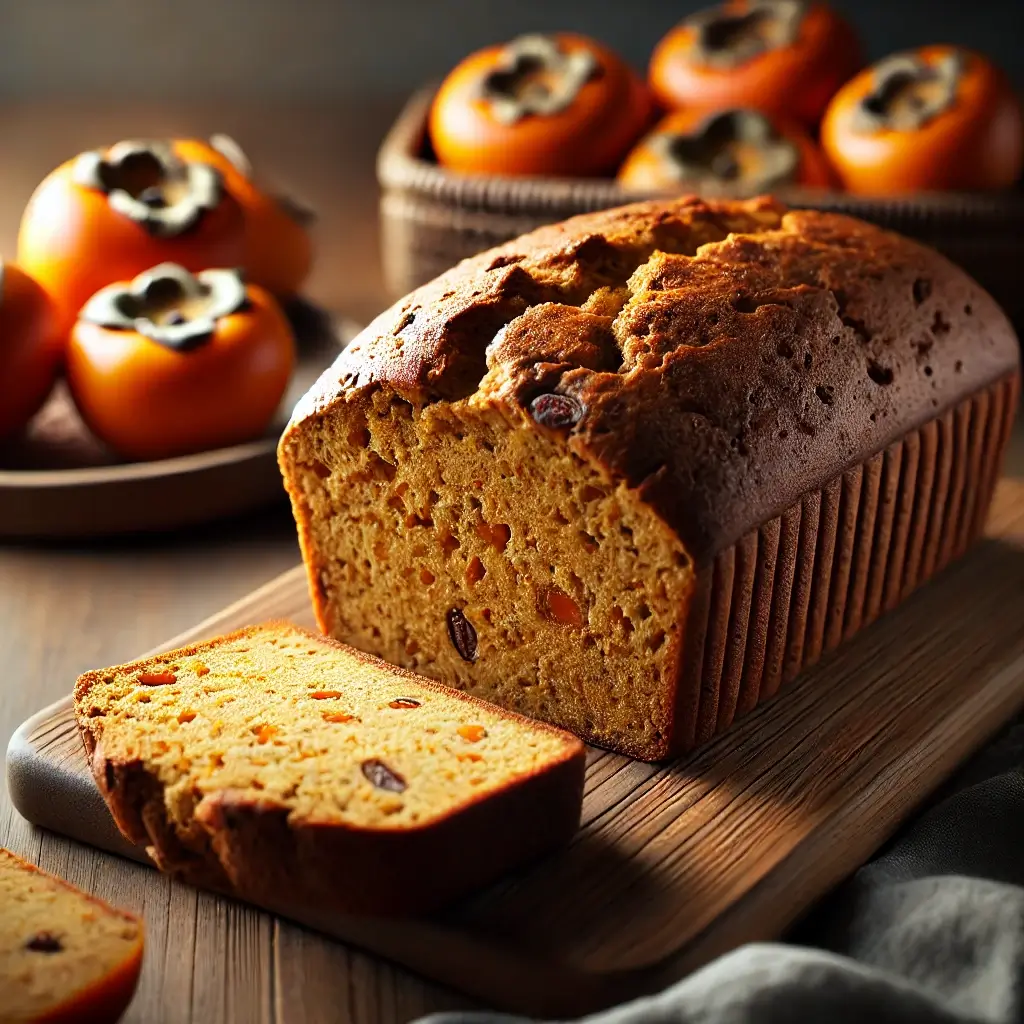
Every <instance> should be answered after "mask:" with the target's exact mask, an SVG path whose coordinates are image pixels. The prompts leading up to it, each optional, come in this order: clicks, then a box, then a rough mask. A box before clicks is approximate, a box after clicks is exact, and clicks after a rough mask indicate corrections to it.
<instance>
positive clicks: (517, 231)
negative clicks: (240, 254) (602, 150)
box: [377, 88, 1024, 329]
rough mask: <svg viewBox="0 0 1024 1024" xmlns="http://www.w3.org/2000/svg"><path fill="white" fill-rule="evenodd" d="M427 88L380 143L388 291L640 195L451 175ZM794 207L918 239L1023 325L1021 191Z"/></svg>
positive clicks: (836, 196)
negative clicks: (441, 154)
mask: <svg viewBox="0 0 1024 1024" xmlns="http://www.w3.org/2000/svg"><path fill="white" fill-rule="evenodd" d="M432 97H433V89H432V88H430V89H425V90H423V91H422V92H419V93H417V94H416V95H415V96H413V98H412V99H411V100H410V101H409V103H408V104H407V105H406V107H405V109H404V110H403V111H402V113H401V115H400V116H399V118H398V120H397V121H396V122H395V124H394V126H393V127H392V129H391V131H390V132H389V133H388V135H387V138H385V140H384V143H383V145H382V146H381V149H380V153H379V154H378V159H377V177H378V180H379V181H380V186H381V220H382V236H383V259H384V274H385V280H386V283H387V287H388V289H389V291H391V292H392V294H393V295H394V297H395V298H398V297H399V296H401V295H404V294H405V293H406V292H409V291H411V290H412V289H413V288H415V287H416V286H417V285H420V284H422V283H423V282H424V281H429V280H430V279H431V278H433V277H436V276H437V275H438V274H439V273H441V272H442V271H443V270H446V269H447V268H448V267H450V266H452V265H453V264H454V263H457V262H458V261H459V260H461V259H463V258H464V257H466V256H472V255H473V254H474V253H477V252H480V251H482V250H483V249H488V248H490V247H491V246H494V245H497V244H499V243H500V242H504V241H507V240H508V239H510V238H515V237H516V236H517V235H521V234H523V232H525V231H530V230H532V229H533V228H535V227H538V226H540V225H541V224H548V223H551V222H552V221H558V220H563V219H565V218H566V217H571V216H573V215H574V214H577V213H584V212H586V211H588V210H599V209H603V208H605V207H609V206H620V205H622V204H623V203H627V202H631V201H634V200H636V199H642V198H646V197H647V196H646V195H644V194H640V193H636V192H629V191H627V190H625V189H623V188H620V187H619V186H618V185H617V184H616V183H615V182H614V181H613V180H610V179H594V178H577V179H556V178H508V177H499V176H497V175H478V176H470V175H462V174H454V173H452V172H450V171H447V170H445V169H444V168H442V167H439V166H438V164H437V163H436V161H435V160H434V159H433V155H432V153H431V151H430V143H429V140H428V139H427V111H428V110H429V108H430V102H431V99H432ZM779 197H780V198H781V199H783V200H784V201H785V202H788V203H789V204H791V205H792V206H802V207H814V208H816V209H822V210H835V211H838V212H842V213H849V214H852V215H853V216H855V217H862V218H863V219H864V220H869V221H873V222H874V223H876V224H880V225H882V226H883V227H887V228H892V229H893V230H894V231H899V232H900V233H902V234H904V235H909V236H910V237H912V238H917V239H920V240H921V241H922V242H926V243H927V244H929V245H932V246H934V247H935V248H936V249H939V250H941V251H942V252H944V253H945V254H946V255H947V256H948V257H949V258H950V259H952V260H954V261H955V262H956V263H959V264H960V265H961V266H962V267H963V268H964V269H965V270H967V272H968V273H970V274H971V275H972V276H973V277H974V278H975V279H976V280H977V281H978V282H980V283H981V284H982V285H983V286H984V287H985V288H987V289H988V291H989V292H991V293H992V295H993V296H994V297H995V298H996V300H997V301H998V302H1000V303H1001V304H1002V305H1003V307H1004V308H1005V309H1006V311H1007V313H1008V314H1009V315H1010V317H1011V319H1012V320H1013V321H1014V323H1015V324H1016V326H1017V327H1018V329H1021V328H1022V327H1024V281H1022V267H1024V194H1021V193H1020V192H1019V191H1018V192H1013V193H1009V194H1005V193H1003V194H998V195H995V194H993V195H981V194H978V195H972V194H954V193H931V194H922V195H920V196H915V197H913V198H900V199H891V200H886V199H867V198H861V197H857V196H850V195H847V194H845V193H842V192H824V193H822V192H815V193H809V192H793V191H787V192H780V193H779Z"/></svg>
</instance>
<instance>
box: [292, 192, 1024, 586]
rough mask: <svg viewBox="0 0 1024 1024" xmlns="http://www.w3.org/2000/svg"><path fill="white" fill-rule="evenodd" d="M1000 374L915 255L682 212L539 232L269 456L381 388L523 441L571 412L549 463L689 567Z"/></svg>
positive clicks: (1010, 357) (966, 302)
mask: <svg viewBox="0 0 1024 1024" xmlns="http://www.w3.org/2000/svg"><path fill="white" fill-rule="evenodd" d="M713 239H717V240H713ZM673 250H675V251H673ZM627 282H628V283H627ZM608 287H611V288H613V289H614V288H620V289H621V288H625V289H626V290H627V291H628V298H627V300H626V302H625V305H624V307H623V308H622V309H621V310H619V311H617V312H616V311H615V310H614V309H613V310H612V311H611V312H613V313H614V315H607V314H606V313H602V312H600V311H599V310H600V309H601V308H602V307H601V303H600V302H595V301H594V296H595V293H597V292H598V290H599V289H602V288H608ZM588 300H589V303H588ZM581 306H587V307H588V308H581ZM593 310H598V311H596V312H595V311H593ZM1019 363H1020V351H1019V347H1018V343H1017V339H1016V336H1015V334H1014V331H1013V329H1012V327H1011V326H1010V323H1009V321H1008V320H1007V318H1006V316H1005V314H1004V313H1003V312H1002V310H1001V309H1000V308H999V307H998V306H997V304H996V303H995V301H994V300H993V299H992V298H991V297H990V296H989V295H988V294H987V293H986V292H985V291H984V290H983V289H982V288H981V287H980V286H979V285H977V284H976V283H975V282H974V281H973V280H972V279H971V278H969V277H968V276H967V274H965V273H964V272H963V271H962V270H960V269H959V268H958V267H956V266H954V265H953V264H952V263H951V262H949V261H948V260H947V259H945V258H944V257H943V256H941V255H940V254H939V253H937V252H935V251H934V250H931V249H929V248H927V247H925V246H922V245H919V244H917V243H915V242H912V241H910V240H909V239H906V238H903V237H901V236H899V235H895V234H893V233H891V232H887V231H884V230H882V229H880V228H877V227H874V226H873V225H870V224H867V223H864V222H862V221H858V220H855V219H853V218H850V217H846V216H842V215H839V214H829V213H821V212H815V211H790V210H787V209H786V208H785V207H784V206H782V205H781V204H779V203H777V202H775V201H774V200H771V199H768V198H759V199H755V200H750V201H747V202H730V201H703V200H699V199H696V198H693V197H686V198H682V199H676V200H671V201H655V202H644V203H637V204H633V205H630V206H625V207H621V208H618V209H615V210H606V211H601V212H598V213H592V214H585V215H583V216H579V217H574V218H572V219H570V220H568V221H565V222H563V223H561V224H555V225H550V226H546V227H543V228H540V229H539V230H537V231H534V232H532V233H530V234H528V235H525V236H523V237H522V238H519V239H516V240H514V241H512V242H509V243H506V244H505V245H502V246H499V247H498V248H496V249H492V250H490V251H488V252H485V253H482V254H480V255H478V256H475V257H472V258H470V259H468V260H465V261H463V262H462V263H460V264H458V265H457V266H456V267H454V268H453V269H452V270H450V271H448V272H447V273H445V274H443V275H442V276H441V277H439V278H437V279H436V280H434V281H432V282H430V283H428V284H426V285H424V286H423V287H421V288H419V289H417V290H416V291H414V292H413V293H411V294H410V295H409V296H407V297H406V298H405V299H403V300H402V301H400V302H398V303H396V304H395V305H394V306H392V307H391V308H390V309H389V310H387V311H385V312H384V313H382V314H381V315H380V316H378V317H377V318H376V319H375V320H374V321H373V322H372V323H371V324H370V325H369V326H368V327H367V328H366V329H365V330H364V331H363V332H362V333H361V334H360V335H359V336H358V337H357V338H356V339H355V340H354V341H353V342H352V343H351V344H350V345H349V347H348V348H347V349H346V350H345V352H343V353H342V354H341V356H340V357H339V358H338V360H337V361H336V362H335V364H334V365H333V366H332V367H331V368H330V369H328V370H327V371H326V372H325V373H324V374H323V375H322V377H321V378H320V380H319V381H318V382H317V384H316V385H315V386H314V387H313V389H311V391H310V392H309V393H308V394H307V395H306V396H305V398H304V399H303V400H302V401H301V402H300V403H299V405H298V406H297V407H296V410H295V412H294V414H293V417H292V421H291V423H290V425H289V427H288V430H287V431H286V432H285V435H284V436H283V438H282V441H281V446H280V449H279V451H280V458H281V464H282V469H283V471H284V474H285V478H286V482H287V481H288V479H289V478H290V477H291V476H292V474H293V473H294V472H295V469H294V467H293V466H292V464H291V461H290V460H291V455H290V450H291V447H292V445H293V442H294V438H295V436H296V434H297V432H299V431H302V430H308V429H311V428H312V427H313V426H314V425H315V423H316V421H318V420H319V419H320V418H321V417H323V416H325V415H329V413H330V410H331V409H332V408H335V407H337V406H339V405H342V404H345V403H348V402H359V401H361V400H364V399H365V396H366V394H367V393H368V392H370V391H372V390H374V389H379V388H381V387H383V388H386V389H390V390H392V391H394V392H395V393H396V394H398V395H400V396H401V397H402V398H404V399H406V400H407V401H409V402H411V403H413V405H414V406H416V407H422V406H424V405H426V404H430V403H434V402H439V401H449V402H458V401H462V400H471V401H473V402H475V403H481V402H483V403H489V404H493V405H494V406H496V407H497V408H499V409H502V408H503V409H506V410H508V411H509V412H510V415H511V416H512V417H514V418H515V420H516V421H523V422H526V423H529V422H531V421H530V419H529V415H528V406H529V403H530V401H531V400H532V399H533V398H534V397H536V396H537V395H538V394H541V393H545V392H555V393H558V394H564V395H569V396H572V397H573V398H575V399H576V400H577V401H578V402H579V403H580V405H581V406H582V408H583V410H584V415H583V416H582V418H581V419H580V420H579V422H578V423H576V424H575V425H574V426H573V427H572V429H571V430H570V431H569V433H568V436H567V438H566V444H567V445H568V447H569V448H570V449H571V450H572V451H573V452H575V453H576V454H577V455H579V456H580V457H581V458H582V459H584V460H585V461H586V462H588V463H591V464H594V465H597V466H599V467H601V468H602V469H603V470H604V471H605V472H607V473H608V474H609V475H610V476H611V477H612V478H613V479H615V480H621V481H624V482H625V483H626V484H627V485H628V486H629V487H630V488H632V489H634V490H635V492H636V495H637V498H638V499H639V500H640V501H643V502H645V503H646V504H648V505H649V506H651V507H652V508H653V509H654V510H655V511H656V512H657V513H658V514H659V515H660V516H661V517H662V518H663V519H664V520H665V522H667V523H668V524H669V525H670V526H671V527H672V528H673V529H674V530H675V531H676V533H677V534H678V536H679V538H680V540H681V541H682V543H683V545H684V547H685V548H686V550H687V551H688V552H689V553H690V555H691V557H692V559H693V561H694V563H695V564H696V565H697V566H706V565H708V564H709V563H710V561H711V560H712V559H713V557H714V555H715V553H716V552H717V551H719V550H721V549H722V548H724V547H726V546H728V545H730V544H732V543H735V542H736V541H737V540H738V539H739V538H740V537H742V536H743V535H744V534H745V533H747V532H748V531H749V530H750V529H752V528H755V527H756V526H758V525H759V524H760V523H762V522H764V521H766V520H768V519H770V518H772V517H773V516H776V515H778V514H779V513H780V512H782V511H783V510H784V509H786V508H788V507H790V506H791V505H792V504H793V503H794V502H796V501H798V500H799V498H800V497H801V495H803V494H805V493H807V492H808V491H811V490H813V489H816V488H819V487H821V486H822V485H823V484H824V483H825V482H826V481H828V480H829V479H832V478H833V477H835V476H836V475H837V474H839V473H841V472H842V471H843V470H845V469H847V468H848V467H850V466H853V465H856V464H858V463H859V462H862V461H863V460H864V459H866V458H868V457H869V456H871V455H873V454H874V453H876V452H878V451H881V450H882V449H884V448H885V447H886V446H887V445H889V444H891V443H892V442H893V441H895V440H897V439H899V438H900V437H902V436H903V435H905V434H906V433H908V432H909V431H911V430H913V429H915V428H917V427H920V426H921V425H922V424H923V423H925V422H926V421H928V420H930V419H932V418H934V417H936V416H938V415H941V414H942V413H943V412H944V411H945V410H947V409H949V408H950V407H952V406H953V405H955V404H956V403H957V402H958V401H960V400H961V399H963V398H964V397H965V396H967V395H970V394H973V393H975V392H977V391H979V390H981V389H983V388H985V387H987V386H989V385H991V384H992V383H993V382H995V381H997V380H999V379H1001V378H1005V377H1007V376H1011V375H1015V374H1017V373H1018V372H1019ZM536 429H542V428H540V427H537V428H536ZM299 530H300V535H302V536H303V537H304V538H305V540H306V541H307V544H308V539H309V538H308V526H307V524H304V523H303V522H302V521H301V520H300V522H299Z"/></svg>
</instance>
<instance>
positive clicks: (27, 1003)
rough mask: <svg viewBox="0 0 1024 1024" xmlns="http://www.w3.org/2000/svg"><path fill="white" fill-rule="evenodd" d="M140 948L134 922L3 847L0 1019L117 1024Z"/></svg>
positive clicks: (139, 927) (49, 1023)
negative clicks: (115, 1023)
mask: <svg viewBox="0 0 1024 1024" xmlns="http://www.w3.org/2000/svg"><path fill="white" fill-rule="evenodd" d="M142 947H143V931H142V922H141V921H140V920H139V919H138V918H137V917H135V916H133V915H132V914H127V913H124V912H123V911H120V910H114V909H113V908H112V907H108V906H107V905H106V904H105V903H103V902H102V901H101V900H98V899H95V898H94V897H92V896H87V895H86V894H85V893H84V892H80V891H79V890H78V889H76V888H74V887H73V886H71V885H69V884H68V883H67V882H65V881H63V880H61V879H59V878H54V877H53V876H52V875H48V874H45V873H44V872H42V871H40V870H39V869H38V868H37V867H35V866H34V865H32V864H29V863H27V862H26V861H24V860H22V859H21V858H20V857H16V856H15V855H14V854H13V853H11V852H10V851H8V850H3V849H0V1021H2V1022H5V1024H13V1022H15V1021H17V1022H19V1024H20V1022H25V1021H32V1022H39V1024H42V1022H45V1024H72V1022H78V1024H81V1022H83V1021H88V1022H89V1024H113V1022H114V1021H116V1020H117V1019H118V1018H119V1017H120V1016H121V1014H122V1013H124V1011H125V1008H126V1007H127V1006H128V1004H129V1003H130V1002H131V1000H132V996H133V995H134V993H135V986H136V983H137V982H138V980H139V971H140V970H141V969H142Z"/></svg>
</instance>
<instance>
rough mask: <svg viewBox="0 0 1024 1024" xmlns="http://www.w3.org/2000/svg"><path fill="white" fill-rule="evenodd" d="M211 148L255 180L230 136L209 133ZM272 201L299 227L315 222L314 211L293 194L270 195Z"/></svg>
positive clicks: (240, 150) (251, 167) (236, 144)
mask: <svg viewBox="0 0 1024 1024" xmlns="http://www.w3.org/2000/svg"><path fill="white" fill-rule="evenodd" d="M208 141H209V143H210V147H211V149H215V150H216V151H217V152H218V153H220V155H221V156H222V157H224V159H225V160H227V161H228V163H230V164H231V166H232V167H234V169H235V170H236V171H238V173H239V174H241V175H242V177H243V178H245V179H246V180H247V181H251V182H255V180H256V172H255V171H254V170H253V165H252V161H251V160H250V159H249V157H248V156H247V155H246V153H245V150H244V149H242V147H241V146H240V145H239V144H238V143H237V142H236V141H235V140H234V139H233V138H232V137H231V136H230V135H225V134H224V133H223V132H218V133H217V134H215V135H211V136H210V138H209V140H208ZM271 199H272V200H273V202H274V203H275V204H276V205H277V206H278V207H279V208H280V209H281V210H282V211H283V212H284V214H285V216H287V217H290V218H291V219H292V220H293V221H295V223H296V224H298V225H299V226H300V227H304V228H308V227H311V226H312V225H313V224H315V223H316V219H317V217H316V213H315V212H314V211H313V210H311V209H310V208H309V207H308V206H306V205H305V204H304V203H301V202H299V200H298V199H296V198H295V197H294V196H289V195H283V194H277V195H273V196H271Z"/></svg>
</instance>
